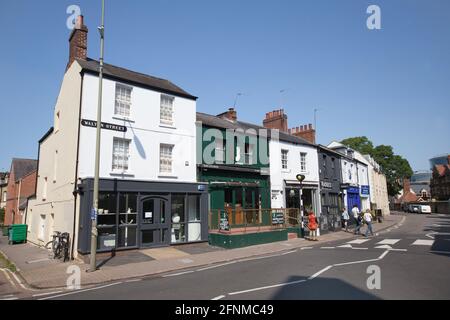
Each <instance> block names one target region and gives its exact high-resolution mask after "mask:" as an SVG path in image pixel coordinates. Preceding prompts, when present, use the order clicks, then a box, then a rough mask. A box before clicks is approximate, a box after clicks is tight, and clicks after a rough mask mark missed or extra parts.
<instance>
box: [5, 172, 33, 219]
mask: <svg viewBox="0 0 450 320" xmlns="http://www.w3.org/2000/svg"><path fill="white" fill-rule="evenodd" d="M36 174H37V171H33V172H32V173H30V174H28V175H27V176H25V177H23V179H22V180H21V181H14V180H15V178H14V175H13V173H11V176H10V179H9V182H8V187H7V193H8V195H7V200H6V212H5V225H7V226H9V225H11V224H20V223H23V222H24V221H23V214H22V212H20V210H18V205H19V204H18V201H17V200H18V198H19V201H20V202H23V201H25V200H26V199H27V198H28V197H30V196H32V195H34V192H35V188H36ZM19 190H20V195H19Z"/></svg>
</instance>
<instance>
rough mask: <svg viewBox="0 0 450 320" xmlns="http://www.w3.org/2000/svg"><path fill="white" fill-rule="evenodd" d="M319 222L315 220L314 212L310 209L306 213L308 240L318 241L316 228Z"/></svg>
mask: <svg viewBox="0 0 450 320" xmlns="http://www.w3.org/2000/svg"><path fill="white" fill-rule="evenodd" d="M318 226H319V223H318V222H317V218H316V215H315V214H314V212H312V211H310V212H309V213H308V229H309V240H311V241H318V239H317V228H318Z"/></svg>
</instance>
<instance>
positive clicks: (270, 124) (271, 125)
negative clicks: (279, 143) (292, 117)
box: [263, 109, 288, 132]
mask: <svg viewBox="0 0 450 320" xmlns="http://www.w3.org/2000/svg"><path fill="white" fill-rule="evenodd" d="M263 126H264V127H265V128H267V129H278V130H280V131H283V132H288V117H287V114H285V113H284V109H279V110H274V111H271V112H268V113H266V118H265V119H264V121H263Z"/></svg>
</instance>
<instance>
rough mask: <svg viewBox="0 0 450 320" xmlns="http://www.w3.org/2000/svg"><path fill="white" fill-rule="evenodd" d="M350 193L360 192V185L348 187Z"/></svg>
mask: <svg viewBox="0 0 450 320" xmlns="http://www.w3.org/2000/svg"><path fill="white" fill-rule="evenodd" d="M347 192H348V193H359V187H350V188H348V189H347Z"/></svg>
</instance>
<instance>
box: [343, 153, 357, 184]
mask: <svg viewBox="0 0 450 320" xmlns="http://www.w3.org/2000/svg"><path fill="white" fill-rule="evenodd" d="M341 170H342V182H343V183H349V184H354V185H357V184H358V167H357V165H356V162H355V161H352V160H349V159H345V158H342V159H341ZM350 173H351V174H350Z"/></svg>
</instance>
